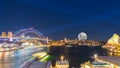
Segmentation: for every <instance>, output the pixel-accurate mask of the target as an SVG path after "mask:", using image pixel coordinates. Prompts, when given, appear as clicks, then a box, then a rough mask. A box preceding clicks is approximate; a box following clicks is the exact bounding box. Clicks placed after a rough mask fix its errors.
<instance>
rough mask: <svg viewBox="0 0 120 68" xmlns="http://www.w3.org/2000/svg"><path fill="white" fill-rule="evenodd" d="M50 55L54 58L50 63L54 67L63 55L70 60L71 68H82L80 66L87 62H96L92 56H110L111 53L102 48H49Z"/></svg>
mask: <svg viewBox="0 0 120 68" xmlns="http://www.w3.org/2000/svg"><path fill="white" fill-rule="evenodd" d="M48 53H49V55H50V56H54V58H52V59H51V60H50V61H51V62H52V65H53V66H55V61H56V59H57V58H59V57H60V56H61V55H63V56H65V57H67V58H68V60H69V65H70V68H72V67H73V68H80V64H82V63H84V62H86V61H91V62H92V61H94V59H92V56H93V55H94V54H97V55H99V56H105V55H109V52H108V51H107V50H106V49H103V48H102V47H101V46H95V47H92V46H84V45H83V46H72V47H66V46H62V47H61V46H53V47H50V48H48Z"/></svg>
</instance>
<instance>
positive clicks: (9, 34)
mask: <svg viewBox="0 0 120 68" xmlns="http://www.w3.org/2000/svg"><path fill="white" fill-rule="evenodd" d="M8 38H9V41H13V39H12V32H8Z"/></svg>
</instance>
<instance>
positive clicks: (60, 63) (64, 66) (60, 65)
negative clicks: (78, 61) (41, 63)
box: [55, 56, 69, 68]
mask: <svg viewBox="0 0 120 68" xmlns="http://www.w3.org/2000/svg"><path fill="white" fill-rule="evenodd" d="M55 68H69V60H68V59H65V58H64V56H61V57H60V59H58V60H57V61H56V65H55Z"/></svg>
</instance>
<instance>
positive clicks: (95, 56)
mask: <svg viewBox="0 0 120 68" xmlns="http://www.w3.org/2000/svg"><path fill="white" fill-rule="evenodd" d="M97 57H98V55H97V54H95V55H94V58H95V62H96V61H97Z"/></svg>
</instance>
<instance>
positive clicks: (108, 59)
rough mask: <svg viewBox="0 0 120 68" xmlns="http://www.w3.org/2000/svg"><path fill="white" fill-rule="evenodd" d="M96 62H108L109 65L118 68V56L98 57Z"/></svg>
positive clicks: (119, 60) (119, 64) (119, 65)
mask: <svg viewBox="0 0 120 68" xmlns="http://www.w3.org/2000/svg"><path fill="white" fill-rule="evenodd" d="M98 60H102V61H104V62H108V63H110V64H111V65H113V66H116V67H118V68H120V57H118V56H98Z"/></svg>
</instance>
